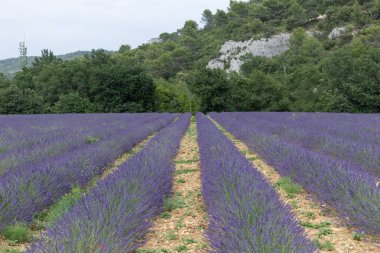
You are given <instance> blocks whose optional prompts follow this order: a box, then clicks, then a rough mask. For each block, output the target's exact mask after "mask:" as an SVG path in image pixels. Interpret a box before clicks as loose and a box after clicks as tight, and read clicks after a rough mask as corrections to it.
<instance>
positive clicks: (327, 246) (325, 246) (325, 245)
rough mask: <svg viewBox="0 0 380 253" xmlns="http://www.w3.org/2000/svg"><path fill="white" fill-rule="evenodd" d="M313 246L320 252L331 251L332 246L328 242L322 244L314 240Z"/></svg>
mask: <svg viewBox="0 0 380 253" xmlns="http://www.w3.org/2000/svg"><path fill="white" fill-rule="evenodd" d="M314 243H315V245H316V246H317V248H318V249H320V250H327V251H333V250H334V245H333V244H332V242H330V241H325V242H324V243H321V242H320V241H319V240H318V239H317V240H314Z"/></svg>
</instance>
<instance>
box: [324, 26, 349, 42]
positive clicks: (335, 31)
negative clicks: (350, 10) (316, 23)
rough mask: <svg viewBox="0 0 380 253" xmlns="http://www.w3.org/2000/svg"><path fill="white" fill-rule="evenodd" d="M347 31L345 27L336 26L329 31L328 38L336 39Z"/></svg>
mask: <svg viewBox="0 0 380 253" xmlns="http://www.w3.org/2000/svg"><path fill="white" fill-rule="evenodd" d="M347 31H348V28H347V27H337V28H334V29H333V30H332V31H331V33H330V34H329V39H330V40H333V39H337V38H339V37H341V36H342V35H343V34H344V33H346V32H347Z"/></svg>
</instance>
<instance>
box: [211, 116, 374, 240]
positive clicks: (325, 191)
mask: <svg viewBox="0 0 380 253" xmlns="http://www.w3.org/2000/svg"><path fill="white" fill-rule="evenodd" d="M210 115H211V116H212V118H214V119H215V120H217V121H218V122H219V123H220V124H221V125H222V126H223V127H225V128H226V129H227V130H228V131H229V132H231V133H232V134H233V135H234V136H235V137H236V138H238V139H241V140H243V141H244V142H245V143H247V145H248V146H249V148H250V149H251V150H253V151H255V152H257V153H258V154H259V155H260V156H261V157H262V158H263V159H264V160H265V161H266V162H267V163H268V164H270V165H272V166H274V167H275V168H276V169H277V170H278V171H279V172H280V174H281V175H282V176H291V177H292V178H293V180H294V181H295V182H297V183H298V184H301V185H303V187H304V188H305V189H307V190H308V191H310V192H312V193H314V194H315V196H316V197H317V198H318V199H319V200H320V201H322V202H325V203H327V204H328V205H330V206H331V207H333V208H335V209H336V210H337V211H338V212H339V213H340V215H341V216H342V218H344V220H346V218H348V222H349V223H350V224H351V225H353V226H355V227H359V228H362V229H364V230H366V231H368V232H371V233H377V234H380V216H379V213H380V188H379V187H377V186H376V179H375V178H374V177H373V176H372V175H370V174H368V173H367V172H366V171H364V170H363V169H362V168H361V167H358V166H355V165H353V164H351V163H349V162H347V161H344V160H339V159H335V158H332V157H331V156H329V155H325V154H321V153H319V152H316V151H315V150H312V149H309V148H306V147H302V146H300V145H297V144H294V143H292V142H291V141H286V140H284V139H282V138H279V137H278V136H277V135H274V134H273V133H271V132H268V129H265V128H262V127H257V126H256V125H255V124H254V120H252V121H251V122H250V124H245V123H243V122H242V121H237V120H234V119H233V117H231V116H233V114H229V113H222V114H216V113H211V114H210ZM246 117H247V118H248V117H250V115H249V114H247V115H246ZM273 120H277V119H276V118H273ZM374 121H376V119H375V120H374ZM321 130H322V131H323V129H321ZM373 131H374V132H376V131H377V130H376V129H373Z"/></svg>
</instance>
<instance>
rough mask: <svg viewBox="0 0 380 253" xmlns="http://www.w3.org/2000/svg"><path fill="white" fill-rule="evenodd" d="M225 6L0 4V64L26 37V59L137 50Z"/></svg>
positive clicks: (95, 0) (121, 0)
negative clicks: (129, 47) (100, 50)
mask: <svg viewBox="0 0 380 253" xmlns="http://www.w3.org/2000/svg"><path fill="white" fill-rule="evenodd" d="M228 3H229V0H207V1H205V0H164V1H162V0H161V1H160V0H111V1H110V0H33V1H27V0H0V9H1V11H0V59H4V58H8V57H16V56H17V54H18V48H17V47H18V42H19V41H22V40H23V37H24V33H25V34H26V41H27V46H28V49H29V53H28V54H29V55H39V54H40V51H41V50H42V49H44V48H49V49H51V50H53V52H54V53H55V54H63V53H68V52H73V51H76V50H89V49H92V48H104V49H108V50H117V49H118V47H119V46H120V45H121V44H130V45H132V46H134V47H135V46H137V45H139V44H141V43H144V42H146V41H147V40H149V39H150V38H152V37H157V36H158V35H159V34H160V33H162V32H174V31H176V29H178V28H181V27H182V26H183V24H184V22H185V21H186V20H189V19H193V20H195V21H197V22H199V21H200V19H201V14H202V12H203V10H204V9H211V10H213V11H215V10H216V9H226V7H227V5H228Z"/></svg>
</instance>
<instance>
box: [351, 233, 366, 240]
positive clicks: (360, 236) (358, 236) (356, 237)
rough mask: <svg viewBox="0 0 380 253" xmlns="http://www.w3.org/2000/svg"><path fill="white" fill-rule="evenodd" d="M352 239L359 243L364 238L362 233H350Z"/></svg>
mask: <svg viewBox="0 0 380 253" xmlns="http://www.w3.org/2000/svg"><path fill="white" fill-rule="evenodd" d="M352 238H353V239H354V240H355V241H361V240H363V238H364V232H356V231H355V232H352Z"/></svg>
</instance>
